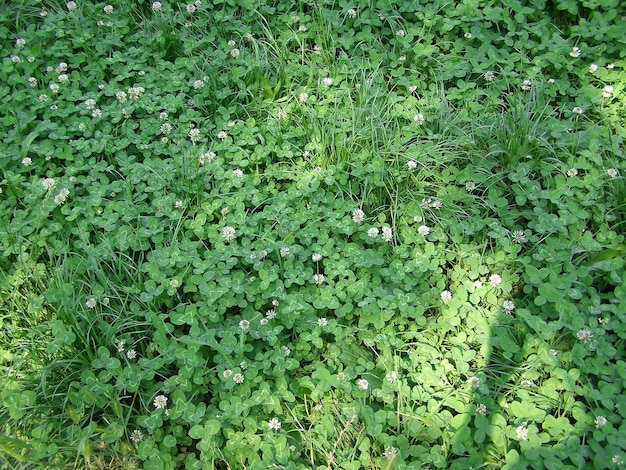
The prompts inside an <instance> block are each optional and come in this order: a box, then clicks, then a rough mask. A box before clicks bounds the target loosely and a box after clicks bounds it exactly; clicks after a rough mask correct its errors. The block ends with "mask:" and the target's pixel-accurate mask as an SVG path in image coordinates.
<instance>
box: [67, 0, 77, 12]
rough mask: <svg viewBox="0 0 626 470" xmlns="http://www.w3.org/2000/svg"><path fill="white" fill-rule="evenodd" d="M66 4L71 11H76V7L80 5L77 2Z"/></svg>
mask: <svg viewBox="0 0 626 470" xmlns="http://www.w3.org/2000/svg"><path fill="white" fill-rule="evenodd" d="M65 6H66V7H67V9H68V10H69V11H74V10H76V8H78V5H76V2H67V3H66V4H65Z"/></svg>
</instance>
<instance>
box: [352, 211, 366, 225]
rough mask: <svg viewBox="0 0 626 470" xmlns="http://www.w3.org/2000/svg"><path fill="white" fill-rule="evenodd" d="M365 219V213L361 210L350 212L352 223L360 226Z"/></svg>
mask: <svg viewBox="0 0 626 470" xmlns="http://www.w3.org/2000/svg"><path fill="white" fill-rule="evenodd" d="M364 219H365V212H363V211H362V210H361V209H354V210H353V211H352V221H353V222H354V223H357V224H360V223H361V222H363V220H364Z"/></svg>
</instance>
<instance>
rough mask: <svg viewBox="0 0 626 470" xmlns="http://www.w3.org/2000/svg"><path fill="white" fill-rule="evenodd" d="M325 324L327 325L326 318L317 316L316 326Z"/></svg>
mask: <svg viewBox="0 0 626 470" xmlns="http://www.w3.org/2000/svg"><path fill="white" fill-rule="evenodd" d="M326 325H328V320H327V319H326V318H318V319H317V326H321V327H324V326H326Z"/></svg>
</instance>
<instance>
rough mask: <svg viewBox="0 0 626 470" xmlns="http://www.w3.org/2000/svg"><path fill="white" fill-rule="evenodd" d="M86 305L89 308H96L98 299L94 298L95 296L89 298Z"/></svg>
mask: <svg viewBox="0 0 626 470" xmlns="http://www.w3.org/2000/svg"><path fill="white" fill-rule="evenodd" d="M85 305H86V306H87V308H96V299H94V298H93V297H90V298H88V299H87V301H86V302H85Z"/></svg>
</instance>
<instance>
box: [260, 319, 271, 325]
mask: <svg viewBox="0 0 626 470" xmlns="http://www.w3.org/2000/svg"><path fill="white" fill-rule="evenodd" d="M269 322H270V321H269V320H268V319H267V318H261V319H260V320H259V324H261V325H267V324H268V323H269Z"/></svg>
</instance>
